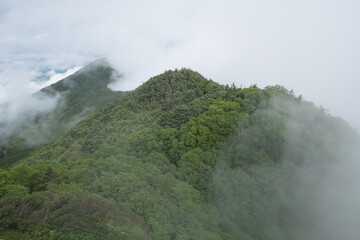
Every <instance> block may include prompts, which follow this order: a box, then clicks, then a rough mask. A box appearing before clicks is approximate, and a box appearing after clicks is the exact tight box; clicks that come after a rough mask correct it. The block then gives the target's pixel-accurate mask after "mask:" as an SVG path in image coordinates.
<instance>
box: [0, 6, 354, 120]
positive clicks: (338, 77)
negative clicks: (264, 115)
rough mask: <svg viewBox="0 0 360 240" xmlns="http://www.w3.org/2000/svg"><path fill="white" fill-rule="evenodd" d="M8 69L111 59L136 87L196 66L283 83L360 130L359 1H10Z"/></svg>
mask: <svg viewBox="0 0 360 240" xmlns="http://www.w3.org/2000/svg"><path fill="white" fill-rule="evenodd" d="M0 9H3V10H2V14H1V15H2V17H0V52H1V53H2V59H1V60H0V71H3V70H4V69H7V68H9V67H10V68H14V66H16V67H20V68H26V69H28V70H33V69H36V68H41V67H48V68H49V69H57V68H59V66H63V65H70V66H79V65H84V64H87V63H89V62H91V61H93V60H95V59H96V58H100V57H108V58H109V59H110V60H111V62H113V63H114V65H115V66H117V68H118V70H119V71H120V72H122V73H124V75H125V79H127V81H126V82H124V83H123V85H122V86H121V87H122V88H126V89H131V88H134V87H136V86H138V85H139V84H141V83H142V82H144V81H146V80H147V79H148V78H149V77H151V76H153V75H156V74H159V73H161V72H163V71H164V70H165V69H173V68H181V67H190V68H192V69H194V70H197V71H199V72H201V73H202V74H203V75H204V76H206V77H209V78H212V79H213V80H215V81H219V82H221V83H229V84H231V83H232V82H235V83H236V84H237V85H239V86H240V85H243V86H249V85H250V84H253V83H256V84H258V85H259V86H261V87H263V86H266V85H274V84H281V85H284V86H285V87H287V88H289V89H294V91H295V92H296V93H297V94H302V95H303V96H304V97H305V98H306V99H308V100H311V101H315V102H316V103H317V104H321V105H323V106H324V107H325V108H328V109H330V111H331V112H332V113H334V114H336V115H341V116H342V117H344V118H345V119H347V120H349V121H351V123H352V124H353V125H355V126H357V127H360V115H359V114H357V113H356V112H355V111H354V109H356V108H357V102H359V98H358V93H357V92H358V91H359V90H360V85H359V80H360V71H359V70H358V66H359V65H360V47H359V44H358V43H359V42H360V27H359V22H360V15H359V14H358V12H359V11H360V2H358V1H355V0H345V1H340V0H335V1H331V2H329V1H324V0H315V1H310V0H305V1H298V2H294V1H282V0H276V1H264V0H258V1H231V0H223V1H162V0H157V1H140V0H136V1H126V0H123V1H110V0H109V1H106V2H104V1H91V0H90V1H69V0H64V1H63V0H62V1H60V0H58V1H56V0H55V1H51V2H44V1H40V0H35V1H25V0H23V1H20V0H15V1H11V2H10V1H7V2H6V3H5V2H2V3H0Z"/></svg>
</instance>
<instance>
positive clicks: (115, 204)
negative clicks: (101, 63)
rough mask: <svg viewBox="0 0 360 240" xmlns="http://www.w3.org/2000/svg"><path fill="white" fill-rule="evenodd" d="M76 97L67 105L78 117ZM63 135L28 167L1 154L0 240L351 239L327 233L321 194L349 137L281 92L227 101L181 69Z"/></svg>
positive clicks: (249, 93) (32, 155)
mask: <svg viewBox="0 0 360 240" xmlns="http://www.w3.org/2000/svg"><path fill="white" fill-rule="evenodd" d="M85 70H86V69H85ZM85 70H83V72H84V71H85ZM99 76H100V75H99ZM99 76H98V78H99V79H98V81H101V77H99ZM95 82H96V81H95ZM92 84H95V83H87V84H86V86H87V87H91V86H93V85H92ZM58 87H59V88H60V87H61V83H59V84H58ZM78 87H79V86H74V88H75V89H78ZM82 87H83V88H84V86H82ZM93 89H97V88H93ZM99 89H100V88H99ZM94 91H95V90H94ZM80 92H81V91H80ZM107 94H108V92H107V90H103V92H101V91H100V92H96V94H95V95H96V96H98V97H102V98H104V96H105V95H106V96H109V95H107ZM95 95H94V96H95ZM114 95H116V94H114ZM76 96H80V95H79V94H78V93H77V94H76V95H73V97H74V99H73V100H72V101H73V102H78V103H80V104H83V103H82V102H81V101H80V100H78V99H76ZM84 99H86V98H84ZM84 102H85V100H84ZM105 102H106V104H105ZM79 109H80V110H76V109H75V108H73V110H74V112H73V113H72V112H71V113H70V110H71V109H70V110H69V111H68V112H67V114H68V115H69V116H70V115H71V116H75V115H76V114H78V113H79V111H80V112H81V111H83V110H82V109H83V108H79ZM56 116H67V115H66V114H65V115H62V114H58V115H56ZM64 119H65V118H63V119H59V121H65V120H64ZM68 119H69V118H68ZM68 119H67V120H66V121H68ZM60 125H61V124H60ZM61 129H62V131H61V132H56V133H54V134H53V136H54V138H53V139H52V140H50V141H48V142H47V143H46V144H43V145H38V146H37V147H34V148H32V149H31V151H28V152H26V154H23V155H21V154H20V155H16V151H13V150H12V149H11V148H10V146H11V145H9V147H8V148H7V152H8V153H7V156H6V157H2V159H1V162H0V163H1V165H0V167H1V168H0V238H3V239H60V240H61V239H139V240H140V239H244V240H258V239H274V240H275V239H276V240H280V239H284V240H285V239H286V240H287V239H294V240H296V239H299V240H300V239H355V237H354V236H356V234H358V233H359V232H356V231H359V230H358V229H356V228H355V229H351V230H349V231H347V232H344V231H341V230H342V228H341V224H343V223H340V222H341V221H343V220H344V218H345V217H347V216H345V215H344V216H343V217H344V218H341V219H335V218H334V219H333V221H325V220H326V219H327V218H328V216H330V215H326V214H327V213H328V212H329V211H328V210H329V209H330V208H331V209H332V208H333V207H338V206H337V205H336V204H337V201H335V200H334V201H331V199H334V198H331V193H332V191H333V190H334V189H336V188H335V186H336V187H341V186H343V185H336V181H333V182H332V183H334V188H331V187H330V188H326V187H324V186H328V183H329V182H331V181H330V180H334V178H333V176H334V175H333V174H334V172H333V171H332V170H333V169H339V168H340V167H339V166H347V164H351V162H353V161H356V158H357V156H358V154H357V153H356V150H357V149H358V146H359V136H358V134H357V132H356V131H354V130H353V129H352V128H351V127H350V126H349V125H348V124H347V123H346V122H345V121H344V120H342V119H340V118H337V117H332V116H331V115H330V114H329V113H328V112H327V111H326V110H325V109H324V108H322V107H317V106H315V105H314V104H313V103H311V102H308V101H305V100H304V99H302V97H301V96H295V95H294V93H293V92H292V91H288V90H287V89H285V88H284V87H282V86H269V87H265V88H264V89H261V88H258V87H257V86H256V85H253V86H251V87H248V88H238V87H237V86H235V85H232V86H228V85H226V86H223V85H220V84H218V83H216V82H214V81H212V80H208V79H206V78H204V77H203V76H202V75H200V74H199V73H197V72H195V71H192V70H190V69H181V70H174V71H166V72H164V73H163V74H160V75H158V76H155V77H152V78H151V79H149V80H148V81H147V82H145V83H144V84H142V85H141V86H140V87H138V88H137V89H135V90H133V91H129V92H126V93H120V92H119V93H117V95H116V96H114V97H113V98H111V99H106V101H104V104H103V105H101V106H99V107H96V111H95V112H94V114H92V115H89V117H87V118H86V119H84V120H83V121H80V122H79V123H77V124H76V125H75V126H74V127H72V128H69V129H68V128H61ZM16 139H17V140H16V141H20V140H19V139H21V138H19V137H17V138H16ZM23 143H24V144H25V142H23ZM11 154H14V155H15V156H16V157H13V158H11V157H12V156H11ZM0 155H1V153H0ZM7 159H11V161H10V162H7ZM339 179H340V177H339ZM324 189H327V190H326V191H324ZM340 193H342V194H343V197H344V198H346V197H349V198H351V197H352V196H351V195H346V193H345V192H340ZM334 194H335V195H336V193H334ZM328 197H329V198H328ZM324 199H328V200H329V201H328V202H327V203H329V204H327V205H326V204H323V203H324ZM342 212H346V209H344V211H342ZM333 213H334V212H333ZM334 215H335V213H334V214H333V215H332V216H333V217H335V216H334ZM337 216H342V215H341V214H337ZM332 229H333V231H331V230H332ZM334 230H338V231H334ZM346 234H348V235H346ZM357 236H359V235H357Z"/></svg>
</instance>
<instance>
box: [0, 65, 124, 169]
mask: <svg viewBox="0 0 360 240" xmlns="http://www.w3.org/2000/svg"><path fill="white" fill-rule="evenodd" d="M114 76H115V77H116V76H119V73H117V72H116V71H115V70H114V69H113V68H112V67H111V66H110V65H109V63H108V62H107V60H105V59H99V60H97V61H95V62H93V63H91V64H89V65H87V66H85V67H84V68H82V69H81V70H79V71H78V72H76V73H75V74H73V75H71V76H69V77H67V78H65V79H63V80H61V81H59V82H57V83H55V84H52V85H50V86H48V87H46V88H44V89H41V90H40V91H39V92H37V93H35V94H34V98H38V99H44V101H47V99H49V98H54V99H56V100H57V103H56V108H54V109H52V110H51V111H47V112H43V113H41V114H38V115H37V117H36V119H34V121H28V122H26V123H23V124H22V125H20V126H19V129H17V130H16V131H14V132H13V134H12V136H10V137H6V138H3V136H1V134H0V145H1V146H4V147H6V150H7V156H6V157H7V159H6V160H5V159H4V158H3V154H1V153H0V167H3V168H8V167H10V166H11V165H12V164H14V163H16V162H17V161H18V160H19V159H21V158H23V157H25V156H27V155H28V154H29V153H30V152H32V151H33V150H34V149H37V148H38V147H39V146H41V145H43V144H44V143H47V142H48V141H49V140H51V139H53V138H55V137H56V136H57V135H58V134H60V133H62V132H64V131H66V130H68V129H70V128H71V127H73V126H74V125H76V124H77V123H78V122H80V121H81V120H84V119H86V118H87V117H89V116H90V115H91V114H93V113H94V112H95V111H96V110H97V109H99V108H101V107H103V106H105V105H106V104H107V103H109V102H111V101H113V100H115V99H117V98H119V97H120V96H122V95H123V92H121V91H118V92H117V91H111V90H110V89H109V88H108V85H109V84H110V83H111V82H112V79H113V78H114ZM0 107H1V106H0ZM24 119H26V116H24ZM0 126H1V124H0ZM5 127H6V126H5Z"/></svg>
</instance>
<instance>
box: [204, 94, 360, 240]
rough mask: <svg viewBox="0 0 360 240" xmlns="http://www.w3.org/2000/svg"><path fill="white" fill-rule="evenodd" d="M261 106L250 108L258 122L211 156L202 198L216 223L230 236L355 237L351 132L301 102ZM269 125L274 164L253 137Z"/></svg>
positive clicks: (355, 147)
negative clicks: (277, 147)
mask: <svg viewBox="0 0 360 240" xmlns="http://www.w3.org/2000/svg"><path fill="white" fill-rule="evenodd" d="M269 109H270V112H269V110H265V111H263V110H257V112H262V113H261V115H260V116H261V118H262V121H264V124H263V125H264V126H261V124H259V123H258V122H257V123H256V126H255V127H252V126H251V124H250V126H249V127H248V128H247V129H245V130H244V131H243V132H242V134H241V135H238V134H236V136H235V137H232V138H229V140H227V142H226V143H225V144H224V146H226V147H224V149H223V150H222V153H221V154H219V159H218V161H217V162H218V163H217V166H216V168H215V171H214V174H213V176H212V181H211V185H210V186H211V188H212V189H213V190H212V191H213V192H212V195H213V198H212V199H211V201H210V202H211V203H212V208H213V209H214V212H215V214H216V217H217V219H218V220H219V223H220V225H224V226H226V227H227V230H228V231H229V232H231V233H232V234H234V236H236V238H237V239H292V240H296V239H298V240H304V239H317V240H338V239H346V240H357V239H359V236H360V229H359V227H358V224H359V222H360V207H359V204H358V203H359V201H360V188H359V184H360V175H359V174H358V173H359V172H360V157H359V156H360V150H359V149H360V138H359V135H358V134H356V133H355V132H354V131H353V130H352V129H351V128H350V127H349V126H348V125H347V124H346V123H345V122H344V121H343V120H341V119H339V118H333V117H330V116H329V115H328V114H327V113H326V112H325V111H324V110H323V109H318V108H314V106H313V105H312V104H309V103H306V102H304V103H302V104H294V103H291V101H290V100H289V99H286V100H285V99H282V98H274V99H272V106H271V107H270V108H269ZM256 114H257V113H254V114H253V115H252V117H251V118H250V122H251V121H252V120H251V119H252V118H254V116H255V115H256ZM254 121H255V122H256V120H254ZM279 126H282V127H281V128H282V129H283V131H281V130H280V131H279V129H281V128H279ZM269 127H270V128H269ZM259 128H260V133H259ZM264 129H266V130H264ZM274 130H275V132H276V133H275V135H276V134H278V135H279V136H282V138H283V141H282V143H281V152H282V154H281V156H280V158H279V159H278V160H275V162H273V161H268V160H269V159H268V157H269V155H267V154H266V153H264V149H262V148H261V147H259V146H261V140H258V139H259V138H261V139H267V138H268V136H267V135H266V131H267V132H269V131H270V132H271V131H273V133H274ZM275 139H276V137H275ZM268 146H269V145H268ZM268 146H267V147H268ZM265 148H266V147H265ZM249 149H253V150H254V149H257V151H256V153H255V152H251V151H249ZM266 150H267V151H268V149H265V151H266ZM256 154H258V156H261V161H260V162H259V159H258V158H256V157H255V159H252V158H253V156H256ZM268 154H269V151H268ZM266 155H267V156H266ZM249 159H250V160H249ZM249 162H251V163H250V164H246V163H249ZM234 166H235V167H234ZM238 166H241V167H238ZM254 226H261V227H259V229H256V227H254ZM249 229H250V230H249ZM264 236H266V237H264Z"/></svg>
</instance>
